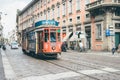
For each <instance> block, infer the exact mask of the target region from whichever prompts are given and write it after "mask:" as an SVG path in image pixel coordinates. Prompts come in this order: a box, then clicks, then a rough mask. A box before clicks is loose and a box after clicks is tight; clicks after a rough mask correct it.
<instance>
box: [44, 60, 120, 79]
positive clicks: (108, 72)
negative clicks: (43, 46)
mask: <svg viewBox="0 0 120 80" xmlns="http://www.w3.org/2000/svg"><path fill="white" fill-rule="evenodd" d="M44 61H45V62H48V63H51V64H54V65H56V66H59V67H62V68H65V69H68V70H70V71H73V72H75V73H78V74H82V75H84V76H87V77H89V78H92V79H95V80H100V79H99V78H97V77H93V76H91V75H87V74H84V73H81V72H79V71H76V70H74V69H71V68H69V67H66V66H64V65H61V64H59V63H55V62H53V61H50V60H44ZM65 61H67V62H70V63H74V64H77V65H82V64H79V63H75V62H72V61H68V60H65ZM65 61H64V62H65ZM82 66H85V67H90V66H87V65H82ZM90 68H93V69H97V70H99V71H104V72H106V73H107V74H114V75H118V76H119V75H120V74H118V73H114V72H110V71H106V70H101V69H99V68H94V67H90Z"/></svg>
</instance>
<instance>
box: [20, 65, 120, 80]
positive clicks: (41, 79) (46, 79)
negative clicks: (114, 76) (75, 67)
mask: <svg viewBox="0 0 120 80" xmlns="http://www.w3.org/2000/svg"><path fill="white" fill-rule="evenodd" d="M102 70H105V71H102ZM106 71H108V72H106ZM117 71H120V70H117V69H114V68H109V67H106V68H102V69H99V70H97V69H92V70H80V71H78V72H80V73H82V74H86V75H92V74H103V73H104V74H107V73H109V72H117ZM82 74H79V73H76V72H72V71H71V72H63V73H58V74H48V75H43V76H30V77H26V78H23V79H19V80H57V79H62V78H71V77H77V76H83V75H82Z"/></svg>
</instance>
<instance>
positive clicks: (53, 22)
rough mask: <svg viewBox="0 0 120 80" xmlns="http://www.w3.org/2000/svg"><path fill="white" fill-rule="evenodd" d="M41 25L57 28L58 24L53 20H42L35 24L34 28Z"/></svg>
mask: <svg viewBox="0 0 120 80" xmlns="http://www.w3.org/2000/svg"><path fill="white" fill-rule="evenodd" d="M42 25H53V26H58V25H59V22H57V21H54V20H42V21H38V22H36V23H35V27H38V26H42Z"/></svg>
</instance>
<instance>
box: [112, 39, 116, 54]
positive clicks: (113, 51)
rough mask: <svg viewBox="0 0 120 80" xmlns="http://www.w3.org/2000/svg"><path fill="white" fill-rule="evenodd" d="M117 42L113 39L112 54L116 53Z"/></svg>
mask: <svg viewBox="0 0 120 80" xmlns="http://www.w3.org/2000/svg"><path fill="white" fill-rule="evenodd" d="M115 50H116V49H115V44H114V42H113V41H112V55H114V53H115Z"/></svg>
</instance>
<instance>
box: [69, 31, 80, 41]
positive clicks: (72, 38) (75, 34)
mask: <svg viewBox="0 0 120 80" xmlns="http://www.w3.org/2000/svg"><path fill="white" fill-rule="evenodd" d="M79 32H80V31H75V32H74V33H73V36H72V37H71V38H70V40H69V41H78V40H80V38H78V33H79Z"/></svg>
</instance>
